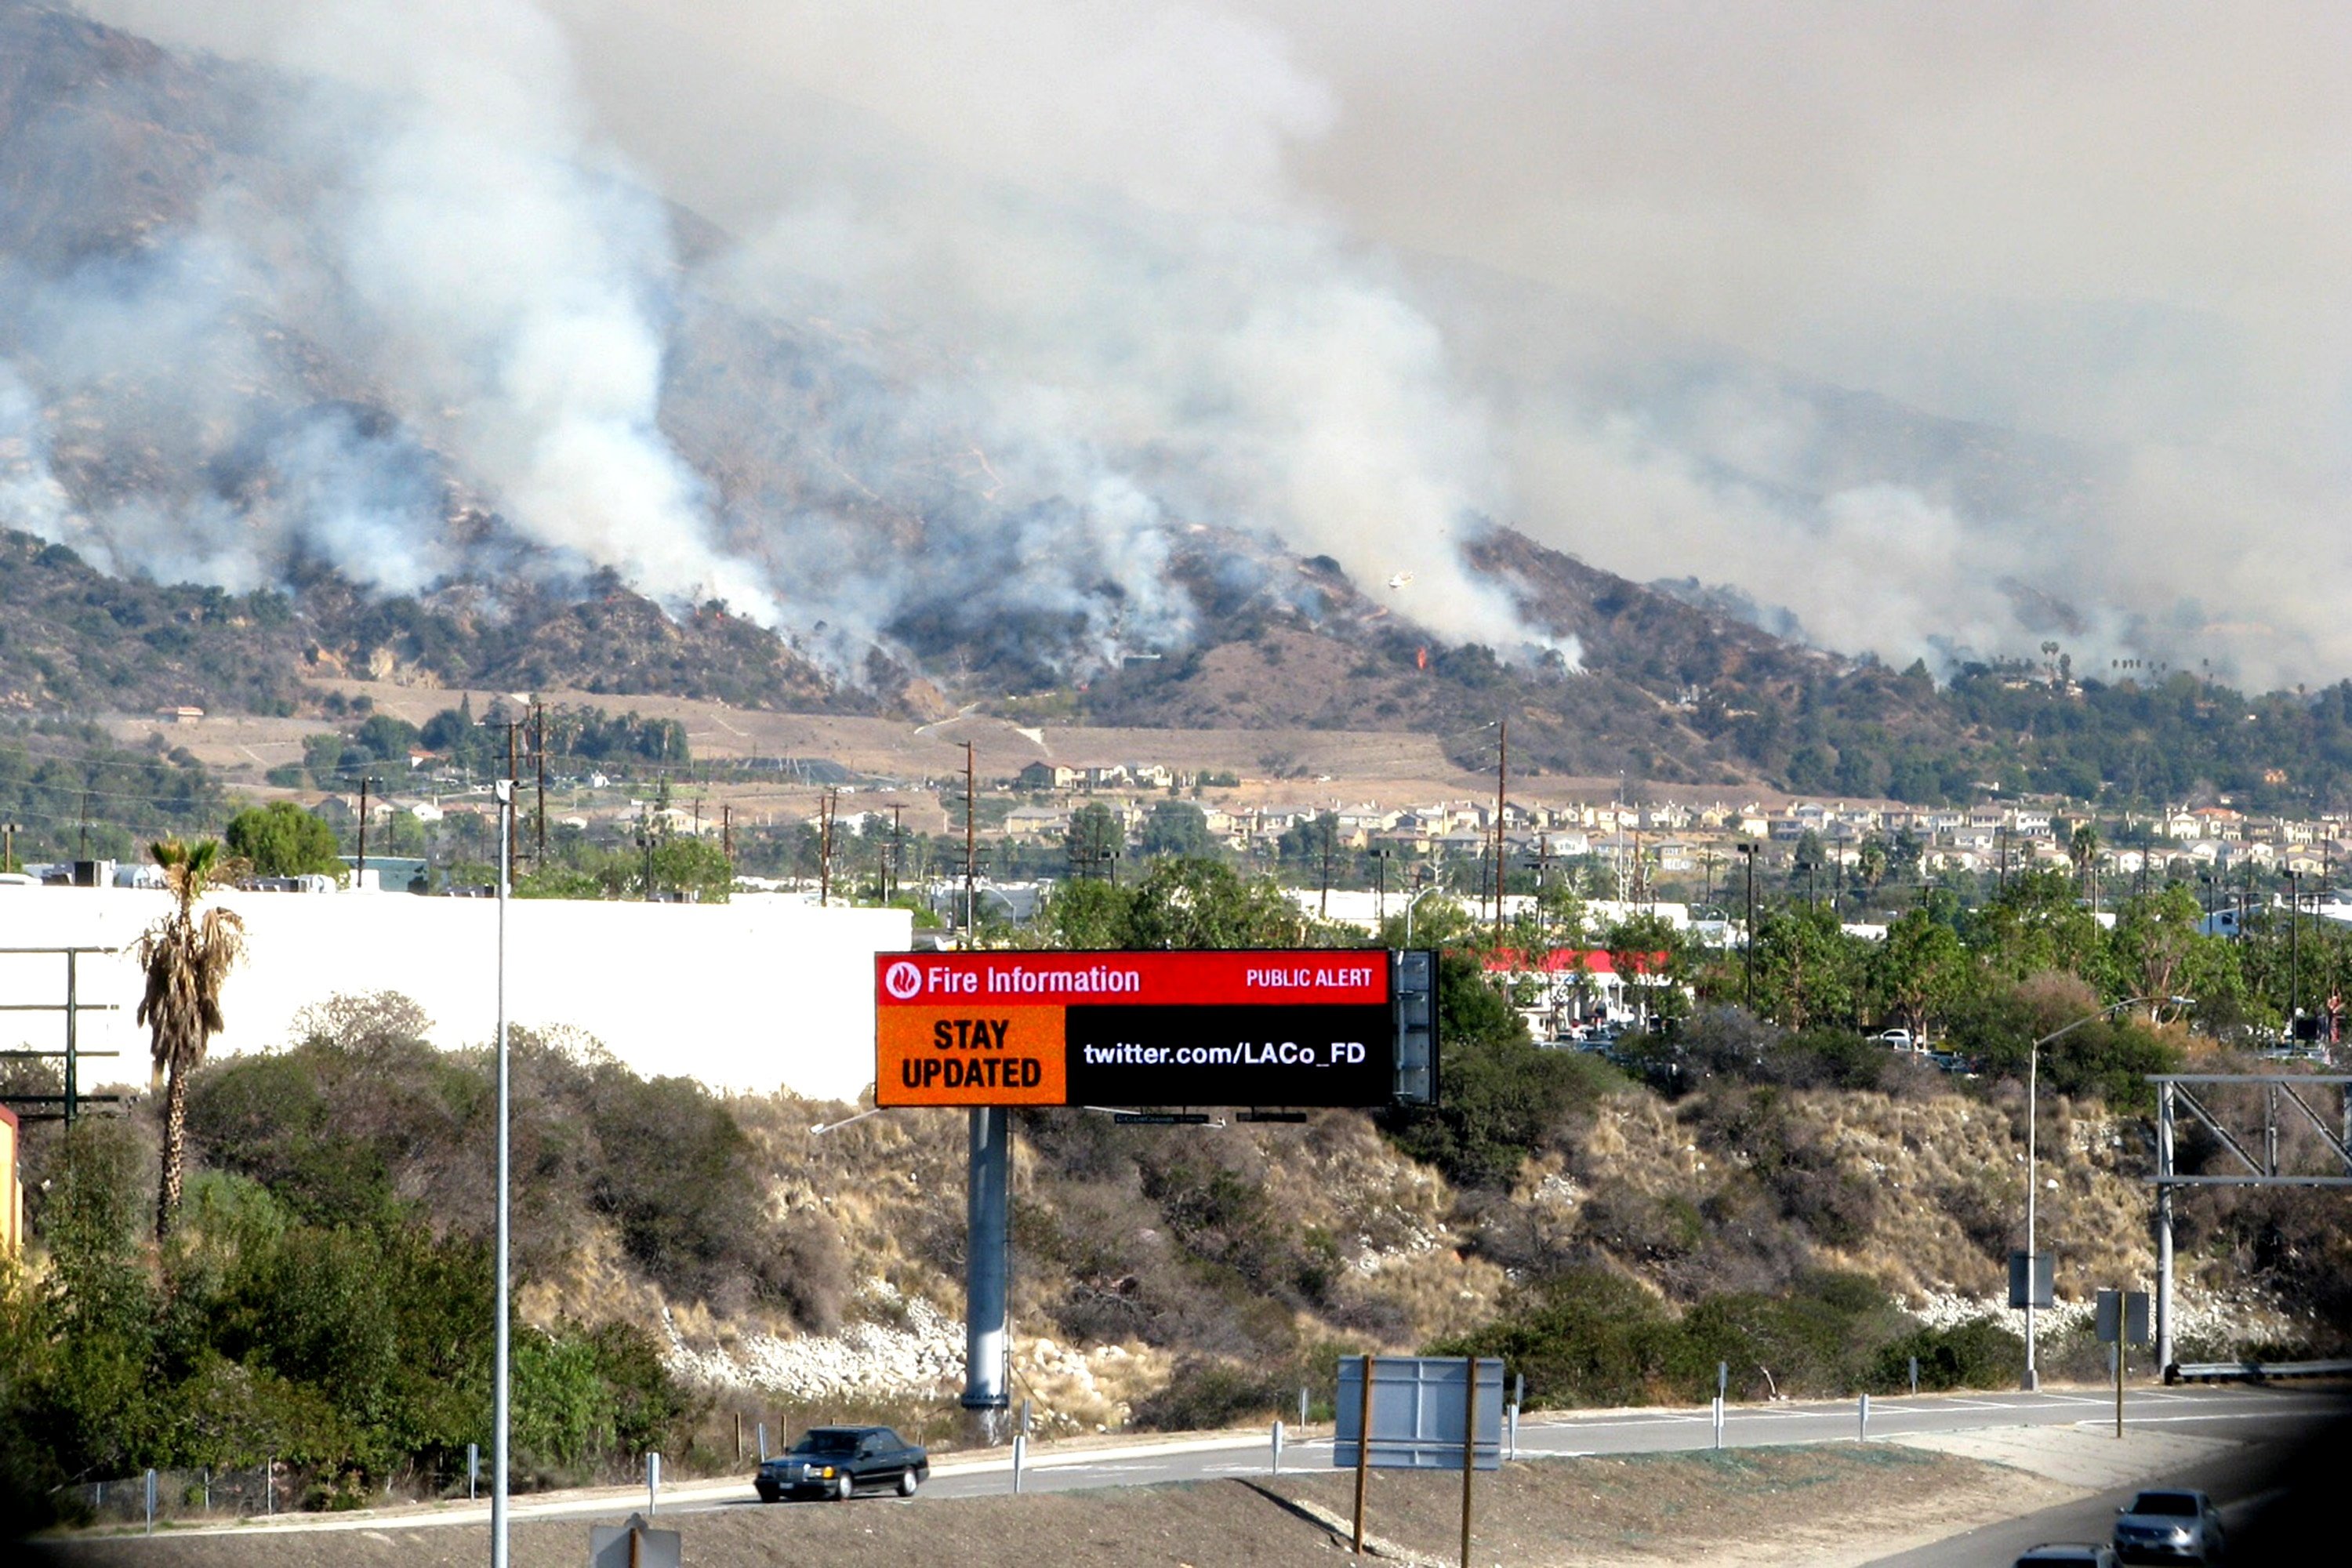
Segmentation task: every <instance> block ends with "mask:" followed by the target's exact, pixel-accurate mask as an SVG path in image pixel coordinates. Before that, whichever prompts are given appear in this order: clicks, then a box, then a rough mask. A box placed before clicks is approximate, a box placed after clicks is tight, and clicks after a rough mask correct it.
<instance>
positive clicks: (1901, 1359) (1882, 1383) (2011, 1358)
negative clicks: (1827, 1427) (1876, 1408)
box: [1870, 1317, 2025, 1393]
mask: <svg viewBox="0 0 2352 1568" xmlns="http://www.w3.org/2000/svg"><path fill="white" fill-rule="evenodd" d="M1913 1356H1917V1357H1918V1358H1919V1386H1920V1387H1921V1388H1932V1389H1948V1388H2000V1387H2003V1386H2006V1385H2008V1384H2011V1383H2012V1382H2013V1381H2014V1380H2015V1379H2016V1377H2017V1369H2018V1368H2019V1367H2021V1366H2022V1365H2023V1364H2024V1363H2025V1342H2024V1341H2023V1340H2021V1339H2020V1338H2018V1337H2017V1335H2015V1334H2013V1333H2011V1332H2010V1331H2009V1330H2007V1329H2005V1328H2003V1327H2002V1326H2001V1325H2000V1323H1998V1322H1996V1321H1994V1320H1993V1319H1991V1318H1989V1317H1987V1318H1971V1319H1969V1321H1967V1322H1964V1323H1954V1324H1951V1325H1950V1326H1948V1327H1946V1328H1940V1329H1931V1328H1924V1327H1923V1328H1919V1329H1916V1330H1914V1331H1911V1332H1910V1333H1907V1334H1906V1335H1904V1336H1903V1337H1902V1338H1900V1339H1897V1340H1893V1341H1890V1342H1887V1343H1886V1344H1885V1345H1883V1346H1881V1347H1880V1349H1879V1352H1878V1357H1877V1360H1876V1362H1875V1363H1874V1364H1873V1366H1872V1369H1871V1375H1870V1386H1871V1388H1872V1390H1873V1391H1874V1392H1885V1393H1894V1392H1895V1391H1897V1390H1901V1389H1906V1388H1908V1387H1910V1385H1911V1358H1912V1357H1913Z"/></svg>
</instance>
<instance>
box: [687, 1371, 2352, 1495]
mask: <svg viewBox="0 0 2352 1568" xmlns="http://www.w3.org/2000/svg"><path fill="white" fill-rule="evenodd" d="M2341 1408H2342V1404H2341V1402H2340V1400H2339V1398H2338V1396H2336V1395H2335V1394H2328V1393H2323V1392H2319V1391H2313V1390H2287V1389H2248V1388H2231V1387H2221V1388H2175V1389H2148V1390H2144V1391H2137V1392H2134V1393H2132V1394H2128V1395H2127V1396H2126V1403H2125V1420H2126V1423H2128V1424H2130V1425H2133V1426H2146V1425H2155V1426H2160V1427H2162V1428H2164V1429H2167V1430H2172V1429H2178V1430H2180V1431H2183V1432H2195V1433H2204V1434H2210V1435H2213V1436H2222V1437H2226V1438H2229V1439H2230V1440H2231V1441H2248V1440H2252V1439H2254V1438H2257V1437H2268V1436H2274V1435H2276V1433H2278V1432H2280V1431H2284V1430H2288V1429H2292V1428H2294V1427H2295V1426H2298V1425H2300V1424H2301V1423H2305V1422H2308V1421H2313V1420H2317V1419H2321V1418H2323V1417H2324V1416H2326V1415H2329V1414H2332V1413H2334V1412H2336V1411H2337V1410H2340V1409H2341ZM1859 1414H1860V1413H1859V1410H1858V1407H1857V1405H1856V1404H1855V1403H1854V1402H1850V1401H1835V1402H1823V1401H1808V1402H1804V1403H1790V1404H1782V1405H1735V1406H1733V1407H1732V1409H1731V1410H1730V1411H1729V1412H1728V1413H1727V1416H1726V1419H1725V1423H1724V1442H1725V1444H1726V1446H1727V1447H1756V1446H1760V1445H1765V1444H1788V1443H1830V1442H1850V1441H1853V1438H1854V1437H1855V1436H1856V1433H1857V1430H1858V1426H1859ZM2114 1414H2115V1399H2114V1396H2113V1395H2112V1394H2085V1393H2077V1392H2061V1393H2042V1394H1961V1395H1923V1396H1921V1397H1920V1398H1917V1399H1873V1400H1872V1401H1871V1402H1870V1436H1871V1437H1872V1438H1873V1439H1877V1438H1883V1437H1893V1436H1903V1435H1906V1434H1914V1433H1916V1434H1925V1433H1939V1432H1967V1431H1976V1430H1983V1429H1986V1428H1991V1427H2009V1426H2078V1425H2087V1426H2098V1425H2100V1424H2101V1423H2103V1422H2106V1421H2111V1420H2112V1419H2113V1418H2114ZM1712 1441H1713V1430H1712V1420H1711V1417H1710V1415H1709V1413H1708V1412H1706V1411H1705V1410H1696V1411H1690V1410H1643V1411H1630V1412H1601V1413H1596V1414H1593V1415H1562V1416H1557V1417H1553V1418H1549V1419H1546V1420H1541V1421H1532V1420H1531V1421H1527V1422H1523V1423H1521V1425H1520V1427H1519V1447H1518V1452H1519V1456H1520V1457H1521V1458H1542V1457H1552V1458H1568V1457H1572V1456H1579V1455H1588V1454H1663V1453H1678V1452H1686V1451H1688V1450H1691V1449H1695V1448H1705V1447H1708V1446H1709V1445H1710V1444H1711V1443H1712ZM1271 1450H1272V1445H1271V1440H1270V1436H1269V1437H1260V1438H1252V1439H1232V1440H1217V1439H1192V1440H1190V1441H1187V1440H1183V1439H1175V1440H1171V1444H1170V1445H1169V1446H1166V1447H1145V1446H1143V1445H1137V1446H1135V1447H1120V1448H1117V1449H1112V1450H1097V1451H1095V1452H1092V1453H1089V1452H1087V1451H1086V1450H1076V1451H1067V1452H1062V1453H1055V1452H1054V1451H1053V1450H1051V1449H1046V1450H1043V1451H1041V1453H1040V1454H1039V1455H1038V1456H1037V1457H1036V1458H1033V1459H1032V1461H1031V1462H1030V1464H1029V1465H1028V1466H1027V1467H1026V1468H1024V1472H1023V1476H1022V1485H1023V1487H1024V1489H1026V1490H1030V1491H1076V1490H1083V1489H1087V1488H1090V1487H1115V1486H1151V1485H1157V1484H1160V1483H1163V1482H1169V1481H1197V1480H1213V1479H1220V1478H1223V1477H1229V1476H1262V1475H1265V1474H1266V1473H1267V1470H1268V1469H1269V1468H1270V1465H1271V1460H1272V1458H1273V1456H1272V1451H1271ZM1282 1462H1283V1468H1285V1469H1286V1470H1292V1469H1328V1468H1330V1466H1331V1440H1330V1438H1329V1437H1328V1436H1320V1437H1316V1438H1312V1439H1309V1440H1308V1441H1306V1442H1297V1441H1287V1442H1286V1443H1285V1444H1284V1446H1283V1461H1282ZM1012 1484H1013V1478H1012V1466H1011V1464H1010V1463H1009V1462H1008V1461H1006V1460H1005V1459H1003V1458H991V1459H988V1460H984V1461H980V1462H978V1463H973V1464H969V1465H965V1464H956V1463H955V1462H953V1461H949V1462H948V1463H947V1464H946V1465H945V1466H943V1468H942V1469H941V1470H940V1473H939V1474H937V1475H935V1476H934V1477H933V1479H932V1480H931V1483H930V1485H929V1486H928V1487H926V1488H924V1489H923V1491H922V1493H921V1495H920V1497H919V1498H918V1499H917V1501H918V1502H919V1501H920V1500H922V1498H929V1497H977V1496H983V1495H987V1494H990V1493H997V1492H1004V1491H1009V1490H1011V1489H1012ZM744 1501H746V1500H745V1499H736V1498H728V1499H712V1500H709V1501H707V1502H681V1503H679V1504H677V1505H676V1506H675V1508H673V1507H672V1505H668V1504H665V1510H666V1511H685V1510H688V1509H689V1508H694V1507H732V1506H740V1505H741V1504H742V1503H743V1502H744Z"/></svg>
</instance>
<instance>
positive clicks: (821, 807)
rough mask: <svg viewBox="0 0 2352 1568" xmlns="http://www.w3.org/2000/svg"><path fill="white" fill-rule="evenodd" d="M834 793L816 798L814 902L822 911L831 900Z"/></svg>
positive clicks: (828, 791) (828, 792)
mask: <svg viewBox="0 0 2352 1568" xmlns="http://www.w3.org/2000/svg"><path fill="white" fill-rule="evenodd" d="M833 811H834V793H833V791H831V790H826V791H825V792H824V794H823V795H818V796H817V797H816V823H817V826H816V901H817V907H818V908H820V909H822V908H824V906H825V905H826V904H828V903H830V902H831V901H832V899H833Z"/></svg>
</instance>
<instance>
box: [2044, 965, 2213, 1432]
mask: <svg viewBox="0 0 2352 1568" xmlns="http://www.w3.org/2000/svg"><path fill="white" fill-rule="evenodd" d="M2190 1001H2191V998H2189V997H2187V996H2126V997H2125V998H2124V999H2123V1000H2122V1001H2120V1002H2116V1003H2111V1004H2109V1005H2106V1006H2105V1007H2102V1008H2100V1009H2099V1010H2098V1011H2097V1012H2095V1013H2085V1014H2084V1015H2083V1016H2081V1017H2079V1018H2077V1019H2075V1020H2074V1022H2073V1023H2071V1024H2068V1025H2065V1026H2063V1027H2060V1028H2056V1029H2053V1030H2052V1031H2051V1032H2050V1033H2048V1034H2046V1035H2044V1036H2042V1037H2041V1038H2040V1039H2038V1040H2036V1041H2034V1042H2033V1044H2032V1045H2031V1046H2029V1047H2026V1052H2025V1383H2024V1386H2025V1388H2026V1389H2027V1390H2028V1391H2029V1392H2030V1391H2032V1390H2033V1389H2037V1388H2040V1387H2041V1386H2042V1369H2041V1366H2040V1364H2039V1363H2038V1362H2037V1360H2036V1359H2035V1342H2034V1332H2033V1330H2034V1323H2033V1288H2034V1284H2035V1280H2034V1278H2033V1275H2034V1267H2035V1263H2036V1260H2037V1259H2039V1258H2040V1257H2041V1256H2042V1254H2041V1249H2040V1247H2038V1246H2037V1242H2038V1240H2039V1230H2038V1220H2039V1217H2040V1199H2041V1196H2042V1164H2041V1136H2040V1134H2041V1124H2040V1117H2041V1110H2042V1092H2041V1090H2042V1047H2044V1046H2046V1045H2050V1044H2052V1043H2053V1042H2054V1041H2056V1040H2058V1039H2061V1038H2063V1037H2065V1036H2067V1035H2071V1034H2073V1033H2074V1031H2075V1030H2077V1029H2079V1028H2081V1027H2082V1026H2084V1025H2085V1024H2095V1023H2097V1022H2098V1021H2099V1020H2100V1019H2102V1018H2105V1017H2109V1016H2113V1015H2115V1014H2116V1013H2120V1012H2122V1011H2123V1010H2124V1009H2125V1008H2126V1007H2137V1006H2138V1005H2140V1004H2141V1003H2143V1002H2165V1003H2169V1004H2171V1005H2174V1006H2177V1007H2185V1006H2188V1005H2190Z"/></svg>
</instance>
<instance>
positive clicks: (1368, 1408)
mask: <svg viewBox="0 0 2352 1568" xmlns="http://www.w3.org/2000/svg"><path fill="white" fill-rule="evenodd" d="M1363 1363H1364V1393H1363V1398H1362V1400H1361V1401H1360V1403H1359V1404H1358V1405H1357V1409H1356V1432H1357V1435H1358V1439H1359V1440H1358V1442H1357V1444H1356V1555H1357V1556H1359V1557H1361V1556H1362V1555H1363V1554H1364V1483H1365V1482H1366V1481H1367V1480H1369V1479H1370V1477H1371V1473H1372V1446H1371V1445H1370V1443H1367V1442H1364V1441H1362V1440H1361V1437H1362V1435H1363V1434H1364V1433H1367V1432H1370V1430H1371V1429H1372V1374H1373V1372H1374V1369H1375V1368H1376V1367H1377V1366H1378V1365H1379V1363H1380V1358H1379V1357H1378V1356H1370V1355H1368V1356H1366V1357H1364V1358H1363ZM1331 1453H1332V1456H1333V1457H1334V1458H1337V1457H1338V1456H1339V1406H1338V1402H1337V1401H1334V1402H1333V1405H1332V1415H1331Z"/></svg>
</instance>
